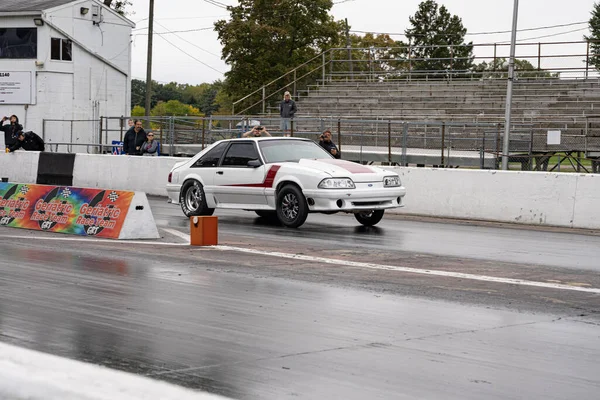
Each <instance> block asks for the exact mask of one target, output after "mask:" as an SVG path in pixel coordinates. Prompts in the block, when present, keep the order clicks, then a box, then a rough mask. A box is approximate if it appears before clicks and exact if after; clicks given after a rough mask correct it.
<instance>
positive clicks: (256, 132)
mask: <svg viewBox="0 0 600 400" xmlns="http://www.w3.org/2000/svg"><path fill="white" fill-rule="evenodd" d="M261 136H271V134H270V133H269V132H267V130H266V129H265V128H264V126H260V125H259V126H255V127H254V128H252V129H251V130H249V131H248V132H246V133H244V134H243V135H242V137H261Z"/></svg>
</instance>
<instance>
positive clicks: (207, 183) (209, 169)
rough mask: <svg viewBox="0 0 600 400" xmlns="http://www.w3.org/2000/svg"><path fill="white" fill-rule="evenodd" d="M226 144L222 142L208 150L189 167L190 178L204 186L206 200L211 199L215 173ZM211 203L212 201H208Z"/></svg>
mask: <svg viewBox="0 0 600 400" xmlns="http://www.w3.org/2000/svg"><path fill="white" fill-rule="evenodd" d="M227 145H228V142H222V143H219V144H217V145H215V146H214V147H213V148H212V149H210V150H208V151H207V152H206V153H205V154H203V155H202V156H201V157H200V158H198V159H197V160H196V161H195V162H194V163H193V164H192V165H191V167H190V174H191V175H192V177H195V178H196V179H198V180H199V181H200V182H201V183H202V185H203V186H204V194H205V195H206V197H207V200H208V199H212V197H213V193H214V189H215V183H214V180H215V172H216V169H217V167H218V165H219V162H220V161H221V157H222V156H223V152H224V151H225V149H226V148H227ZM210 203H212V201H210Z"/></svg>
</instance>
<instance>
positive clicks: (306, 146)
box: [259, 139, 333, 164]
mask: <svg viewBox="0 0 600 400" xmlns="http://www.w3.org/2000/svg"><path fill="white" fill-rule="evenodd" d="M259 147H260V150H261V152H262V154H263V158H264V159H265V162H266V163H267V164H270V163H277V162H285V161H293V162H298V160H300V159H301V158H308V159H317V158H333V157H332V156H331V155H330V154H329V153H328V152H326V151H325V150H324V149H323V148H322V147H321V146H319V145H318V144H316V143H315V142H311V141H308V140H290V139H282V140H264V141H261V142H260V143H259Z"/></svg>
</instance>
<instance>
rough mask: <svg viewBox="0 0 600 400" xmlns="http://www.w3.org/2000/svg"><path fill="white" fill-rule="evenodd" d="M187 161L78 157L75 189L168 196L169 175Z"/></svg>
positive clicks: (163, 158) (95, 156) (85, 155)
mask: <svg viewBox="0 0 600 400" xmlns="http://www.w3.org/2000/svg"><path fill="white" fill-rule="evenodd" d="M184 160H185V159H184V158H177V157H139V156H113V155H101V154H77V157H75V165H74V166H73V186H76V187H92V188H95V187H98V188H111V189H115V190H130V191H140V192H146V194H151V195H157V196H166V195H167V190H166V189H165V185H166V183H167V178H168V176H169V171H171V168H172V167H173V165H175V163H177V162H181V161H184ZM127 188H128V189H127Z"/></svg>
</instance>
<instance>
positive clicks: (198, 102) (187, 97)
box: [131, 79, 231, 115]
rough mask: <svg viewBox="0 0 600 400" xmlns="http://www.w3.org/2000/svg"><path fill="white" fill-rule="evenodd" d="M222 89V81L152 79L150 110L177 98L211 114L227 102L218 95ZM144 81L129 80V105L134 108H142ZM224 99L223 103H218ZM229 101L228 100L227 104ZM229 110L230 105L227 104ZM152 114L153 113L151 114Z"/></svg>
mask: <svg viewBox="0 0 600 400" xmlns="http://www.w3.org/2000/svg"><path fill="white" fill-rule="evenodd" d="M222 90H223V82H221V81H215V82H214V83H202V84H200V85H188V84H180V83H177V82H170V83H166V84H162V83H158V82H155V81H152V98H151V101H150V104H151V106H152V110H154V109H155V108H156V107H157V105H158V104H159V103H161V102H163V103H166V102H169V101H171V100H177V101H179V102H180V103H183V104H187V105H190V106H192V107H193V108H196V109H199V110H200V112H202V113H203V114H204V115H212V114H214V113H215V112H217V111H219V110H221V109H222V107H223V105H224V104H225V103H227V101H229V100H227V98H226V97H222V96H221V97H220V98H221V99H222V100H219V93H220V92H221V91H222ZM145 99H146V82H144V81H142V80H139V79H132V80H131V105H132V106H133V107H134V110H135V109H136V107H137V106H140V107H141V108H142V109H144V107H143V106H144V105H145V102H146V100H145ZM219 101H224V102H225V103H220V102H219ZM230 104H231V101H229V105H230ZM229 110H231V107H230V106H229ZM152 115H154V114H152Z"/></svg>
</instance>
